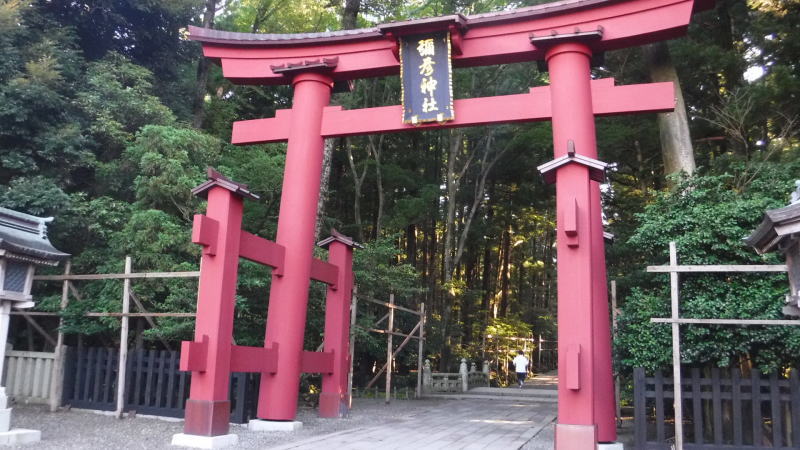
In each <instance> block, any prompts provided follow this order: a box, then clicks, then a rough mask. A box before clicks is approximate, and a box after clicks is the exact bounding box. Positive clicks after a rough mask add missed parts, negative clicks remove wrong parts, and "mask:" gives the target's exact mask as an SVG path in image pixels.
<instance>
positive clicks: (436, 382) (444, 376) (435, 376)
mask: <svg viewBox="0 0 800 450" xmlns="http://www.w3.org/2000/svg"><path fill="white" fill-rule="evenodd" d="M488 385H489V363H488V361H484V362H483V370H482V371H480V372H478V367H477V365H476V364H475V363H474V362H473V363H472V367H471V368H470V369H467V360H466V359H463V358H462V359H461V366H460V367H459V370H458V372H452V373H446V372H433V371H432V370H431V362H430V360H427V359H426V360H425V365H424V366H423V368H422V388H423V390H424V391H425V392H428V393H456V392H467V391H468V390H470V389H472V388H474V387H479V386H488Z"/></svg>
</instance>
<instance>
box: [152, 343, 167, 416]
mask: <svg viewBox="0 0 800 450" xmlns="http://www.w3.org/2000/svg"><path fill="white" fill-rule="evenodd" d="M166 362H167V351H166V350H162V351H159V352H158V382H157V383H156V401H155V407H156V408H161V406H162V405H163V404H164V401H163V399H162V398H161V396H162V394H163V393H164V383H165V381H164V379H165V378H166V372H165V371H164V370H165V369H164V365H165V364H166Z"/></svg>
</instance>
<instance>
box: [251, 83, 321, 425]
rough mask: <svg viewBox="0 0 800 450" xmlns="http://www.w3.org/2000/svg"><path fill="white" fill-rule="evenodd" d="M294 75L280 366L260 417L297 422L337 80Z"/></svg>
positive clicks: (266, 388)
mask: <svg viewBox="0 0 800 450" xmlns="http://www.w3.org/2000/svg"><path fill="white" fill-rule="evenodd" d="M298 70H299V71H300V72H299V73H297V74H296V75H294V78H293V80H292V84H293V85H294V99H293V101H292V112H293V113H294V115H293V120H292V122H291V125H290V127H289V139H288V147H287V150H286V169H285V171H284V175H283V190H282V193H281V210H280V215H279V216H278V233H277V237H276V239H275V242H276V243H277V244H278V245H282V246H284V247H286V248H287V249H291V251H289V252H286V260H285V262H284V264H285V266H284V267H285V268H284V271H283V274H282V275H277V274H274V273H273V275H272V287H271V288H270V293H269V311H268V313H267V332H266V337H265V343H264V346H265V347H271V346H273V345H277V346H278V348H279V349H280V350H279V353H278V367H280V370H279V371H278V372H276V373H274V374H268V375H266V376H265V375H262V376H261V388H260V391H259V395H258V418H259V419H266V420H281V421H291V420H294V418H295V414H296V412H297V395H298V394H297V393H298V391H299V388H300V373H301V363H302V360H301V358H302V353H303V337H304V336H305V329H306V311H307V304H308V288H309V285H310V284H311V260H312V257H313V252H314V225H315V223H316V217H317V202H318V200H319V188H320V176H321V175H320V174H321V172H322V153H323V145H324V143H323V138H322V135H321V134H320V129H321V124H322V109H323V108H324V107H325V106H328V103H329V102H330V97H331V89H332V88H333V81H332V80H331V79H330V78H329V77H328V76H326V75H324V74H322V73H316V72H313V71H305V70H303V69H302V68H300V69H298Z"/></svg>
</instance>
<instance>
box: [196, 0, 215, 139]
mask: <svg viewBox="0 0 800 450" xmlns="http://www.w3.org/2000/svg"><path fill="white" fill-rule="evenodd" d="M216 12H217V0H206V10H205V13H204V14H203V28H214V15H215V14H216ZM210 67H211V62H210V61H209V60H208V58H200V62H198V63H197V82H196V83H195V88H194V102H193V104H192V126H194V127H195V128H200V127H201V126H203V120H204V119H205V116H206V114H205V113H206V108H205V106H206V88H207V86H208V70H209V68H210Z"/></svg>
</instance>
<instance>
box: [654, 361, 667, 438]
mask: <svg viewBox="0 0 800 450" xmlns="http://www.w3.org/2000/svg"><path fill="white" fill-rule="evenodd" d="M655 382H656V439H657V440H658V442H664V441H665V440H666V439H667V437H666V435H665V434H664V375H663V374H662V373H661V371H660V370H659V371H657V372H656V377H655Z"/></svg>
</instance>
